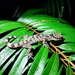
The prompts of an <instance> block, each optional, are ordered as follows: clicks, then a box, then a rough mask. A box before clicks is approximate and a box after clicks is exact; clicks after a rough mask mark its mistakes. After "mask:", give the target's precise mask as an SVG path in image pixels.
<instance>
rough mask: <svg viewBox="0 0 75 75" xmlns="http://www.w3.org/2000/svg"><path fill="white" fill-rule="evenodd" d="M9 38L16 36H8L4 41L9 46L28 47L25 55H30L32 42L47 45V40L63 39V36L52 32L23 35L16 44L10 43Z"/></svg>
mask: <svg viewBox="0 0 75 75" xmlns="http://www.w3.org/2000/svg"><path fill="white" fill-rule="evenodd" d="M11 38H16V36H9V37H8V38H7V39H6V40H5V43H6V45H7V46H8V47H10V48H18V47H25V48H27V49H28V53H27V54H26V55H29V56H30V57H32V56H31V55H32V54H31V49H32V44H34V43H37V42H42V43H43V45H44V46H46V47H48V43H47V42H51V41H63V40H64V37H63V36H62V35H61V34H59V33H53V34H41V33H40V34H35V35H33V36H28V35H25V36H24V37H23V38H24V40H23V41H20V42H18V43H16V44H13V43H10V42H9V41H10V39H11Z"/></svg>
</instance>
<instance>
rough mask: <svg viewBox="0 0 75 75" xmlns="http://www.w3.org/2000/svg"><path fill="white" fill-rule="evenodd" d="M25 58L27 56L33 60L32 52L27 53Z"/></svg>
mask: <svg viewBox="0 0 75 75" xmlns="http://www.w3.org/2000/svg"><path fill="white" fill-rule="evenodd" d="M25 56H28V57H29V58H32V59H34V58H33V53H32V52H29V53H27V54H26V55H25Z"/></svg>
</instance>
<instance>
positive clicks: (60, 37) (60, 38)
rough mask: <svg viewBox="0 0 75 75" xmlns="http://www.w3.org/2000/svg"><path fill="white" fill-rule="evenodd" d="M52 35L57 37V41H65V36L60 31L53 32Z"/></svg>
mask: <svg viewBox="0 0 75 75" xmlns="http://www.w3.org/2000/svg"><path fill="white" fill-rule="evenodd" d="M52 36H53V37H54V38H55V41H64V40H65V39H64V37H63V36H62V35H61V34H60V33H53V34H52Z"/></svg>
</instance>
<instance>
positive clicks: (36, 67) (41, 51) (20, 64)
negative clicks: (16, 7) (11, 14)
mask: <svg viewBox="0 0 75 75" xmlns="http://www.w3.org/2000/svg"><path fill="white" fill-rule="evenodd" d="M32 10H33V9H32ZM30 11H31V10H30ZM30 11H29V12H30ZM33 11H34V12H33ZM33 11H32V12H31V14H27V13H28V12H27V13H24V14H23V15H22V16H21V17H20V18H19V19H18V20H17V21H16V22H13V21H6V20H5V21H4V20H2V21H0V35H1V36H2V35H3V36H2V37H1V38H0V49H1V52H0V67H1V68H0V69H1V70H0V75H4V74H6V73H7V75H13V74H14V75H22V74H27V75H32V74H33V75H46V74H47V75H60V74H61V73H62V70H63V68H64V66H62V64H63V63H61V61H60V59H59V58H60V56H59V55H58V53H57V52H54V53H52V52H51V51H50V49H48V48H45V47H44V46H43V45H42V43H37V44H34V45H32V48H33V49H32V52H33V57H34V59H29V58H28V56H25V54H26V52H27V49H25V48H19V49H10V48H8V47H7V46H6V44H5V41H4V40H5V39H6V38H7V37H9V36H13V35H15V36H17V37H18V39H20V40H23V38H21V37H22V36H24V35H26V34H27V35H29V36H31V35H33V34H34V33H36V32H35V31H37V32H38V33H39V32H41V33H42V34H51V33H61V34H62V35H63V36H64V37H65V41H64V42H63V43H61V44H56V45H57V47H58V48H59V49H61V52H62V53H64V54H65V53H66V54H68V53H71V54H70V55H68V58H69V60H70V61H74V60H75V59H73V58H74V57H75V54H74V52H75V50H74V45H75V40H74V38H75V36H74V32H75V28H73V27H72V26H71V25H70V24H69V23H68V22H66V21H65V20H62V19H59V18H54V17H52V16H48V15H40V14H35V13H37V12H38V11H39V10H38V11H36V10H33ZM30 29H31V30H30ZM12 40H13V41H12V43H17V42H18V41H17V39H12ZM72 53H73V54H72ZM64 60H66V59H64ZM68 63H69V62H68ZM60 64H61V65H60ZM71 68H73V69H74V66H70V65H69V67H67V68H66V69H65V71H66V75H68V74H69V72H71V74H73V71H72V69H71ZM7 71H8V72H7ZM71 74H70V75H71Z"/></svg>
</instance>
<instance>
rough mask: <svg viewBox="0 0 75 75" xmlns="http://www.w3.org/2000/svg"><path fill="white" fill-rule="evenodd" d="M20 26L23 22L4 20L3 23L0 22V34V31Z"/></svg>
mask: <svg viewBox="0 0 75 75" xmlns="http://www.w3.org/2000/svg"><path fill="white" fill-rule="evenodd" d="M20 27H23V24H22V23H19V22H10V21H8V22H5V21H4V23H3V22H2V23H1V24H0V29H1V30H0V34H1V33H4V32H6V31H9V30H13V29H16V28H20Z"/></svg>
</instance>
